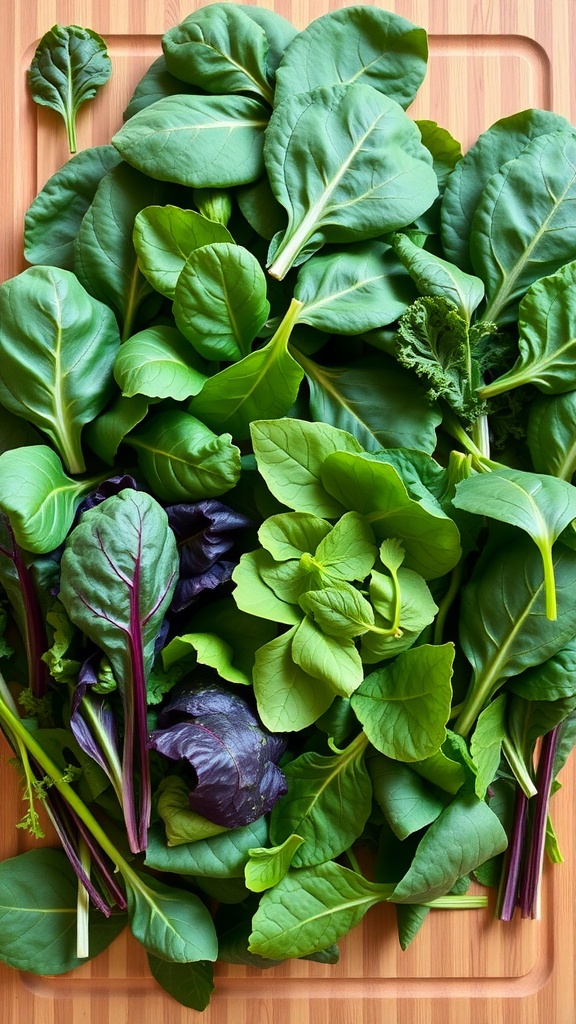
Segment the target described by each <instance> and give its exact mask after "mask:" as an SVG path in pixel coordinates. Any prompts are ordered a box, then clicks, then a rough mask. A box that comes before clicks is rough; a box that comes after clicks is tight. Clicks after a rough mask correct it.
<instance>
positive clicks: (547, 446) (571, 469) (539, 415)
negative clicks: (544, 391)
mask: <svg viewBox="0 0 576 1024" xmlns="http://www.w3.org/2000/svg"><path fill="white" fill-rule="evenodd" d="M526 440H527V444H528V448H529V450H530V455H531V456H532V462H533V464H534V469H535V470H536V472H537V473H550V474H551V475H552V476H557V477H560V479H561V480H571V479H572V477H573V475H574V473H576V391H568V392H565V393H564V394H562V395H542V396H541V397H538V398H537V399H536V400H535V401H533V402H532V403H531V405H530V410H529V413H528V432H527V438H526Z"/></svg>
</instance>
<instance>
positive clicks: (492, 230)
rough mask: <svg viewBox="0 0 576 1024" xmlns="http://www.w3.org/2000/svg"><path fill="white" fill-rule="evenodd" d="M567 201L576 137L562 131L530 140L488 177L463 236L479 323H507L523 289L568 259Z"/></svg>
mask: <svg viewBox="0 0 576 1024" xmlns="http://www.w3.org/2000/svg"><path fill="white" fill-rule="evenodd" d="M524 196H529V197H530V199H529V202H528V203H525V202H524V199H523V197H524ZM575 196H576V136H575V135H573V134H572V132H568V131H559V132H552V133H550V134H549V135H543V136H541V137H540V138H537V139H534V140H533V141H532V142H530V143H529V144H528V145H527V146H526V147H525V149H523V150H522V152H521V153H520V154H519V156H517V158H516V159H515V160H511V161H510V162H509V163H507V164H505V165H504V167H503V168H502V170H501V171H499V172H498V173H497V174H495V175H494V176H493V177H492V178H491V179H490V181H489V182H488V184H487V186H486V188H485V190H484V192H483V193H482V198H481V200H480V202H479V204H478V207H477V209H476V212H475V214H474V220H473V223H472V234H471V239H470V245H471V253H472V262H473V264H474V270H475V272H476V273H477V275H478V276H479V277H481V278H482V280H483V281H484V283H485V285H486V304H487V305H486V311H485V319H486V320H492V321H494V322H496V323H506V322H508V321H510V320H514V319H515V317H516V311H517V308H518V302H519V300H520V299H521V298H522V296H523V295H524V294H525V292H526V290H527V289H528V288H529V287H530V285H531V284H533V283H534V281H537V280H538V279H539V278H541V277H544V276H545V275H547V274H552V273H554V272H555V271H556V270H558V269H559V268H560V267H561V266H562V265H563V264H564V263H567V262H568V261H569V260H571V259H572V258H573V255H574V241H575V239H576V217H575V215H574V209H573V202H572V200H573V199H574V197H575ZM528 210H530V215H529V216H528V215H527V211H528Z"/></svg>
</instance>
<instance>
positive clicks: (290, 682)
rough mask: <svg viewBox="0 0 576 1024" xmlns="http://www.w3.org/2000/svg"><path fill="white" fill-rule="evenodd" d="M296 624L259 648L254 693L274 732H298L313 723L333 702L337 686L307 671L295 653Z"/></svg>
mask: <svg viewBox="0 0 576 1024" xmlns="http://www.w3.org/2000/svg"><path fill="white" fill-rule="evenodd" d="M296 629H297V627H296V626H293V627H292V628H291V629H289V630H288V631H287V632H286V633H283V634H282V635H281V636H279V637H277V638H276V639H275V640H272V641H271V642H270V643H268V644H264V646H263V647H261V648H260V650H258V651H257V652H256V663H255V666H254V677H253V678H254V694H255V696H256V701H257V704H258V713H259V715H260V718H261V719H262V721H263V723H264V725H265V726H266V728H267V729H270V730H271V732H295V731H299V730H300V729H305V728H306V727H307V726H309V725H312V723H313V722H315V721H316V719H317V718H319V717H320V715H322V714H323V713H324V712H325V711H326V710H327V709H328V708H329V707H330V705H331V703H332V701H333V700H334V690H333V688H332V687H331V686H330V685H329V684H328V683H325V682H323V681H322V680H320V679H317V678H314V677H313V676H310V675H308V673H307V672H305V671H304V669H302V668H300V666H299V665H297V664H296V662H295V661H294V658H293V657H292V640H293V637H294V634H295V632H296Z"/></svg>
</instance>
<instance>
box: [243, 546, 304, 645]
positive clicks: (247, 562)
mask: <svg viewBox="0 0 576 1024" xmlns="http://www.w3.org/2000/svg"><path fill="white" fill-rule="evenodd" d="M271 561H272V559H271V556H270V555H269V553H268V552H267V551H264V550H262V549H259V550H258V551H249V552H246V553H245V554H243V555H242V556H241V558H240V561H239V563H238V565H237V566H236V568H235V569H234V572H233V573H232V580H233V582H234V583H235V584H236V586H235V589H234V591H233V594H232V596H233V597H234V600H235V602H236V604H237V605H238V608H239V609H240V610H241V611H243V612H246V613H248V614H249V615H256V616H258V617H259V618H263V619H271V620H272V622H282V623H284V624H285V625H287V626H292V625H295V624H296V623H298V622H300V619H301V618H302V613H301V611H300V609H299V608H297V607H295V606H294V605H293V604H291V603H290V602H287V601H283V600H282V599H281V598H279V597H277V596H276V594H275V593H274V590H273V589H272V588H271V587H269V586H268V585H267V583H266V582H265V581H264V578H263V572H264V573H265V572H266V570H267V569H268V568H269V567H270V564H271Z"/></svg>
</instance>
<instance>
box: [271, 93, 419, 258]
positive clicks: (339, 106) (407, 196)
mask: <svg viewBox="0 0 576 1024" xmlns="http://www.w3.org/2000/svg"><path fill="white" fill-rule="evenodd" d="M311 139H314V150H313V153H312V151H311V149H310V140H311ZM264 158H265V162H266V169H267V171H268V177H269V179H270V184H271V186H272V191H273V192H274V195H275V196H276V199H277V200H278V201H279V202H280V203H281V205H282V206H283V207H284V208H285V210H286V211H287V213H288V227H287V228H286V231H284V232H283V233H282V234H281V236H280V237H279V236H278V235H277V236H275V238H274V239H273V240H272V244H271V247H270V250H269V254H268V268H269V271H270V274H271V275H272V276H273V277H278V278H283V277H284V276H285V275H286V273H287V272H288V270H289V269H290V267H292V266H297V265H298V264H299V263H303V262H304V261H305V260H306V259H307V258H308V257H309V256H311V255H312V253H314V252H315V251H316V250H317V249H319V248H320V246H322V245H323V244H324V243H325V242H345V241H346V242H350V241H354V242H357V241H361V240H362V239H367V238H375V237H377V236H378V235H382V234H384V233H385V232H387V231H393V230H396V229H398V228H400V227H403V226H405V225H406V224H409V223H410V222H411V221H412V220H413V219H414V218H415V217H417V216H418V215H419V214H421V213H423V212H424V210H426V209H427V208H428V206H430V204H431V202H432V201H433V199H434V198H435V196H436V194H437V184H436V176H435V174H434V171H433V169H432V166H431V157H430V154H429V153H428V150H427V149H425V147H424V146H423V145H422V143H421V141H420V134H419V132H418V129H417V128H416V126H415V124H414V123H413V122H412V121H411V120H410V118H408V117H407V115H406V114H405V113H404V111H403V110H402V108H401V107H399V106H398V104H397V103H395V102H394V100H390V99H388V98H387V97H386V96H384V95H383V94H382V93H379V92H377V91H376V89H373V88H372V87H371V86H368V85H338V86H332V87H327V88H322V89H317V90H314V91H313V92H311V93H308V92H303V93H299V94H298V95H297V96H294V97H293V98H290V99H287V100H284V102H282V103H280V104H279V105H278V106H277V107H276V108H275V110H274V112H273V114H272V117H271V118H270V124H269V126H268V128H267V131H266V144H265V151H264ZM303 178H304V180H305V181H306V185H307V187H306V191H304V190H302V189H301V187H300V185H299V184H298V183H299V182H300V181H301V180H302V179H303ZM352 182H354V185H352ZM351 189H352V190H353V193H354V199H353V200H352V202H351V201H350V190H351Z"/></svg>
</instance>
